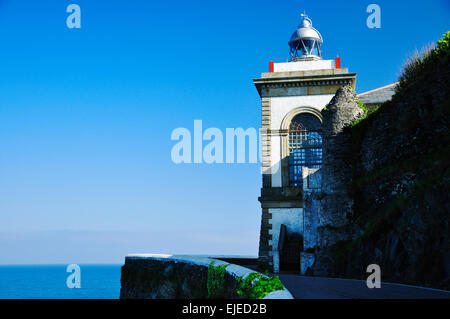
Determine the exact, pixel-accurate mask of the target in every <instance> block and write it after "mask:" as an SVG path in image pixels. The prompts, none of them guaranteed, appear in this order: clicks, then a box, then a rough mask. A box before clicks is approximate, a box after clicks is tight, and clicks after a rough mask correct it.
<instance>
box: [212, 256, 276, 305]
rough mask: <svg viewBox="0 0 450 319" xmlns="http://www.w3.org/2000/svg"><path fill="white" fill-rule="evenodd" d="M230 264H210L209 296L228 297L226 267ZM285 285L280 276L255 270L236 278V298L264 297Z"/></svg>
mask: <svg viewBox="0 0 450 319" xmlns="http://www.w3.org/2000/svg"><path fill="white" fill-rule="evenodd" d="M228 266H229V264H228V265H218V266H214V261H213V262H211V263H210V264H209V266H208V280H207V289H208V298H210V299H218V298H227V297H229V296H228V295H227V291H226V288H225V287H226V285H225V281H226V276H227V272H226V268H227V267H228ZM283 289H284V286H283V284H282V283H281V281H280V279H279V278H278V277H276V276H275V277H271V276H263V275H262V274H260V273H257V272H253V273H251V274H249V275H248V276H247V277H245V279H244V278H243V277H239V278H237V280H236V291H235V297H236V298H243V299H262V298H264V297H265V296H266V295H267V294H269V293H270V292H272V291H277V290H283Z"/></svg>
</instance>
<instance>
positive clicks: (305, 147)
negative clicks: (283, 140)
mask: <svg viewBox="0 0 450 319" xmlns="http://www.w3.org/2000/svg"><path fill="white" fill-rule="evenodd" d="M304 166H305V167H310V168H320V167H322V123H321V122H320V120H319V119H318V118H317V117H316V116H314V115H312V114H309V113H300V114H298V115H297V116H295V117H294V118H293V120H292V122H291V125H290V127H289V184H290V186H302V185H303V182H302V167H304Z"/></svg>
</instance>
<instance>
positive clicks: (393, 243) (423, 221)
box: [315, 55, 450, 289]
mask: <svg viewBox="0 0 450 319" xmlns="http://www.w3.org/2000/svg"><path fill="white" fill-rule="evenodd" d="M449 87H450V68H449V58H448V55H447V56H446V57H444V58H442V59H441V60H440V61H439V63H438V64H437V65H436V66H435V68H434V69H433V70H429V71H428V72H427V74H426V77H425V76H424V77H423V78H422V79H418V80H417V81H414V82H412V83H409V85H408V87H407V88H406V89H403V90H402V91H401V92H399V93H398V94H396V95H395V96H394V97H393V99H392V101H390V102H388V103H385V104H384V105H382V106H381V107H380V109H379V110H378V111H376V112H374V113H373V114H371V115H369V116H368V117H367V118H365V119H364V120H362V121H361V122H360V123H358V124H357V125H354V126H349V125H347V123H344V122H343V121H342V120H341V119H339V118H336V117H334V118H333V113H329V112H330V110H333V109H340V108H345V109H348V110H349V109H355V108H358V105H357V103H356V101H355V100H354V99H353V98H352V97H351V96H346V95H345V94H344V93H343V92H338V93H337V98H335V99H334V100H333V101H332V102H331V103H330V105H329V106H328V107H327V111H325V112H324V162H323V174H324V175H323V191H324V198H323V199H322V209H323V211H322V214H323V215H324V216H325V217H326V218H336V220H333V221H332V223H334V222H336V223H335V225H337V226H338V228H340V230H338V231H337V232H336V233H335V234H334V235H333V234H331V233H330V232H329V233H330V234H331V246H330V245H328V249H327V254H326V256H327V258H329V259H330V260H332V262H331V263H329V264H328V265H329V268H328V269H327V274H328V275H333V276H342V277H353V278H355V277H356V278H361V279H363V278H364V279H365V278H366V277H367V274H366V267H367V266H368V265H369V264H378V265H380V266H381V275H382V280H384V281H393V282H403V283H410V284H418V285H425V286H430V287H435V288H443V289H450V239H449V231H450V223H449V220H450V216H449V215H450V201H449V189H450V188H449V184H450V166H449V160H450V134H449V120H450V114H449V113H450V112H449V110H450V96H449V89H448V88H449ZM348 94H349V93H348ZM348 94H347V95H348ZM344 116H347V117H348V118H349V119H354V118H356V117H358V116H359V114H356V113H355V114H353V113H350V114H347V115H344ZM328 122H331V124H327V123H328ZM327 125H329V126H328V127H327ZM330 125H331V126H330ZM342 125H344V126H346V128H345V129H344V130H343V131H342V133H341V131H339V130H338V131H339V132H340V133H339V134H341V136H342V139H343V140H338V139H337V138H332V133H333V132H334V130H333V126H336V127H340V126H342ZM330 132H331V137H328V143H331V144H332V146H331V148H330V147H329V146H328V150H326V149H327V145H326V143H327V142H326V141H325V140H326V139H327V135H326V134H330ZM349 139H350V143H349ZM340 148H342V149H340ZM330 151H331V153H329V152H330ZM327 152H328V153H327ZM333 154H337V155H335V156H333ZM326 161H328V162H326ZM327 163H328V164H327ZM330 165H331V166H330ZM336 189H340V192H341V194H336ZM340 199H343V200H344V202H342V200H340ZM327 216H328V217H327ZM330 224H331V222H330ZM322 238H324V236H322ZM319 251H320V250H319ZM319 255H320V254H319ZM316 258H317V261H318V262H316V263H317V265H316V267H315V268H316V269H319V270H320V267H322V266H321V263H320V260H321V258H319V256H317V257H316Z"/></svg>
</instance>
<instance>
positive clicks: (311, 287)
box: [278, 274, 450, 299]
mask: <svg viewBox="0 0 450 319" xmlns="http://www.w3.org/2000/svg"><path fill="white" fill-rule="evenodd" d="M278 277H279V278H280V280H281V281H282V282H283V284H284V286H285V287H286V288H287V289H288V290H289V291H290V292H291V293H292V295H293V296H294V298H296V299H308V298H311V299H318V298H319V299H427V298H449V299H450V291H444V290H437V289H429V288H421V287H416V286H408V285H402V284H391V283H381V288H373V289H369V288H367V285H366V281H365V280H353V279H340V278H322V277H308V276H300V275H295V274H278Z"/></svg>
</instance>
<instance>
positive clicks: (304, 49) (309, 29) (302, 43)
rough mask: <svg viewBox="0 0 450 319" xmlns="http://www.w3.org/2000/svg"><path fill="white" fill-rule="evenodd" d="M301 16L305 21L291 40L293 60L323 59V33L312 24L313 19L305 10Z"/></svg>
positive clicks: (290, 46)
mask: <svg viewBox="0 0 450 319" xmlns="http://www.w3.org/2000/svg"><path fill="white" fill-rule="evenodd" d="M300 16H301V17H302V18H303V21H302V23H301V24H300V26H299V28H298V29H297V31H295V32H294V33H293V34H292V36H291V39H290V40H289V48H290V54H291V61H297V60H302V59H310V58H313V59H321V55H322V53H321V45H322V43H323V39H322V35H321V34H320V33H319V31H317V30H316V29H315V28H314V27H313V26H312V21H311V19H310V18H309V17H308V16H307V15H306V13H305V12H303V13H302V14H301V15H300Z"/></svg>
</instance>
